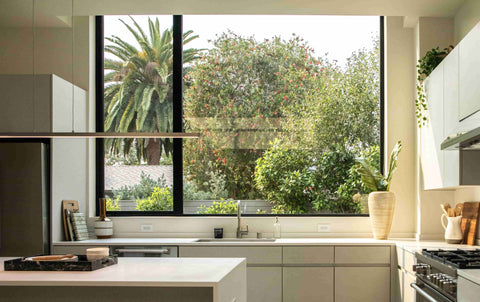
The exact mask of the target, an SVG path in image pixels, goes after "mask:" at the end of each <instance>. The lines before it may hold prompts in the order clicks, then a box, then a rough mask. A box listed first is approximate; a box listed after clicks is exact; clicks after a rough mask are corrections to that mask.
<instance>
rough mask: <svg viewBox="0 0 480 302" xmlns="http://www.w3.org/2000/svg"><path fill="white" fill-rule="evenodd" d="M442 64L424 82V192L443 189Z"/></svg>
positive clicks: (422, 144)
mask: <svg viewBox="0 0 480 302" xmlns="http://www.w3.org/2000/svg"><path fill="white" fill-rule="evenodd" d="M443 67H444V64H443V62H442V63H440V65H438V66H437V68H435V69H434V70H433V71H432V73H431V74H430V75H429V76H428V78H427V79H426V80H425V83H424V85H425V93H426V95H427V102H428V115H429V116H428V123H427V124H426V125H425V126H422V128H421V131H420V135H421V145H420V153H421V168H422V169H421V172H422V179H423V187H424V189H425V190H430V189H438V188H442V187H443V175H444V152H442V151H441V150H440V144H441V143H442V141H443V139H444V138H445V136H444V132H443V128H444V126H443V124H444V116H443V113H444V112H443Z"/></svg>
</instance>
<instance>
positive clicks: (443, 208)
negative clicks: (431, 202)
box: [440, 204, 448, 216]
mask: <svg viewBox="0 0 480 302" xmlns="http://www.w3.org/2000/svg"><path fill="white" fill-rule="evenodd" d="M440 208H442V211H443V213H445V215H447V216H448V213H447V210H445V207H444V206H443V204H441V205H440Z"/></svg>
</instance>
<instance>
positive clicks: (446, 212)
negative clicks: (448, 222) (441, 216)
mask: <svg viewBox="0 0 480 302" xmlns="http://www.w3.org/2000/svg"><path fill="white" fill-rule="evenodd" d="M441 207H442V209H443V212H444V213H445V215H447V216H450V215H448V214H449V213H450V212H449V211H448V209H450V204H449V203H448V202H446V203H444V204H442V205H441Z"/></svg>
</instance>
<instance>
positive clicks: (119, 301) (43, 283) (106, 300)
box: [0, 258, 246, 302]
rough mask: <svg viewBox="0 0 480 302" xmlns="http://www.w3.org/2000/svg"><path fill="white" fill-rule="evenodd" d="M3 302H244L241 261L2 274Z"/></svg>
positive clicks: (121, 263)
mask: <svg viewBox="0 0 480 302" xmlns="http://www.w3.org/2000/svg"><path fill="white" fill-rule="evenodd" d="M8 259H11V258H0V262H1V268H0V297H2V300H3V299H5V301H12V302H16V301H39V302H40V301H41V302H43V301H45V302H46V301H49V302H57V301H88V302H97V301H102V302H113V301H115V302H123V301H175V302H193V301H195V302H204V301H205V302H207V301H208V302H212V301H213V302H246V261H245V259H243V258H119V259H118V264H116V265H112V266H109V267H105V268H102V269H99V270H96V271H92V272H65V271H60V272H59V271H49V272H31V271H28V272H27V271H15V272H12V271H4V269H3V268H4V265H3V261H5V260H8Z"/></svg>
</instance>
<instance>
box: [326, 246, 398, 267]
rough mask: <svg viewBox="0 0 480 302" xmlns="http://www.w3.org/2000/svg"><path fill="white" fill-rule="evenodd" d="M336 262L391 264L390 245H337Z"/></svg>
mask: <svg viewBox="0 0 480 302" xmlns="http://www.w3.org/2000/svg"><path fill="white" fill-rule="evenodd" d="M335 263H346V264H389V263H390V247H389V246H360V247H357V246H336V247H335Z"/></svg>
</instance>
